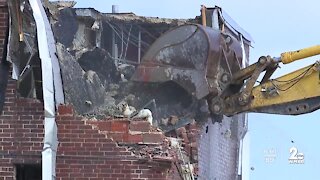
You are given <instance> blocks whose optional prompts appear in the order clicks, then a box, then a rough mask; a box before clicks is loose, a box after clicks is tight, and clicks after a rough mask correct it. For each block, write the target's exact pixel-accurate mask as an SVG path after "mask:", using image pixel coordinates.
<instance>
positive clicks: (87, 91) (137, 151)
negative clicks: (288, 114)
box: [0, 1, 248, 179]
mask: <svg viewBox="0 0 320 180" xmlns="http://www.w3.org/2000/svg"><path fill="white" fill-rule="evenodd" d="M10 2H14V1H10ZM26 7H28V6H27V5H26ZM26 7H25V12H26V13H28V14H27V16H25V17H24V18H23V22H22V27H23V31H24V33H25V34H27V36H26V37H25V39H22V41H18V39H17V37H19V32H18V31H17V29H19V27H18V26H17V25H18V24H17V23H16V24H15V25H14V26H13V28H12V31H11V32H13V33H14V35H13V36H12V37H11V38H12V41H11V43H10V44H11V45H12V46H11V47H12V49H11V51H10V58H11V60H12V62H13V65H14V67H13V69H14V74H15V75H18V76H19V77H18V83H17V82H16V81H14V80H12V79H10V80H9V82H10V83H9V85H8V88H7V89H6V96H5V103H4V104H5V107H4V111H3V114H2V115H1V116H0V126H2V127H3V129H4V130H3V131H2V132H4V133H3V134H2V135H1V136H0V138H1V140H0V141H2V142H4V143H2V144H1V145H0V146H1V149H3V151H2V152H1V155H2V157H3V160H2V162H3V163H1V167H2V169H3V171H0V176H7V177H8V179H12V177H14V163H18V164H23V163H40V160H41V148H42V138H43V125H42V120H43V118H44V117H43V109H42V103H41V94H39V92H41V91H40V90H41V79H42V78H41V74H39V73H38V72H40V71H39V70H41V69H40V66H39V65H38V64H32V63H31V64H30V65H31V67H33V68H29V69H31V70H32V73H31V74H32V75H30V76H29V77H25V76H24V69H25V67H26V65H27V64H28V60H29V59H30V60H31V61H30V62H37V60H39V57H38V54H37V48H35V47H34V46H33V45H34V44H36V38H35V37H36V36H33V35H34V33H35V29H34V25H32V24H33V23H32V22H33V19H32V16H31V13H30V11H29V10H30V9H28V8H26ZM48 8H49V9H48V14H49V15H50V18H51V23H52V26H53V30H54V34H55V38H56V40H57V44H56V47H57V55H58V57H59V62H60V66H61V72H62V78H63V87H64V93H65V97H66V102H68V103H70V104H73V107H74V109H73V108H72V107H70V106H60V107H59V109H58V118H57V123H58V129H59V132H58V135H59V141H60V142H61V143H60V145H59V149H58V156H57V177H58V178H60V179H72V178H74V179H80V177H82V178H85V179H88V178H92V179H115V178H117V179H131V178H145V179H179V178H182V177H183V176H186V177H187V176H188V178H190V177H189V175H191V174H192V175H196V174H197V172H198V171H197V169H198V168H197V162H198V154H199V162H200V170H199V178H200V179H210V178H217V179H233V177H235V176H236V169H237V156H238V155H237V152H238V147H239V145H238V143H239V139H240V138H241V135H240V132H242V131H245V130H246V129H245V127H244V126H242V124H243V122H244V121H243V119H244V118H243V117H239V119H240V120H239V119H237V118H231V119H230V118H228V119H224V120H223V121H222V124H218V123H215V124H210V123H211V121H209V122H208V123H207V124H206V125H205V126H204V129H203V130H202V136H201V137H200V141H198V138H199V136H198V134H199V127H198V126H196V125H195V122H194V120H193V119H192V118H186V115H189V114H190V113H193V112H194V111H197V109H198V108H199V107H200V106H201V102H198V101H196V100H195V98H194V97H192V96H191V95H190V94H188V93H187V92H185V91H184V90H183V89H182V88H181V87H180V86H177V85H176V84H174V83H165V84H152V83H150V84H144V83H133V82H130V81H129V80H130V77H131V75H132V74H133V72H134V70H135V67H136V66H137V65H138V64H139V62H140V59H141V57H142V56H143V54H144V53H145V52H146V50H147V48H148V47H149V46H150V45H151V44H152V43H153V42H154V41H155V39H157V38H158V37H159V36H161V34H162V33H164V32H165V31H166V30H168V29H170V28H172V27H175V26H177V25H181V24H184V23H187V22H191V21H190V20H170V19H161V18H146V17H139V16H136V15H134V14H103V13H99V12H97V11H95V10H93V9H72V8H64V7H62V8H60V10H58V9H57V8H56V7H52V6H48ZM1 17H2V16H1ZM4 17H5V16H4ZM17 18H18V17H15V18H14V19H13V20H14V21H17ZM0 23H2V21H0ZM0 27H1V24H0ZM0 31H1V29H0ZM1 32H2V31H1ZM140 36H141V37H140ZM139 37H140V38H141V39H142V40H141V39H140V38H139ZM0 38H1V33H0ZM139 39H140V40H139ZM28 44H29V45H30V44H31V45H32V46H31V47H32V48H31V49H30V48H28ZM139 44H140V45H139ZM246 47H248V46H247V45H246ZM21 52H23V53H21ZM139 57H140V58H139ZM15 65H18V66H17V67H16V68H17V69H15ZM20 75H23V76H20ZM5 80H6V79H5ZM16 83H17V84H18V87H17V85H16ZM23 83H25V84H23ZM173 90H174V91H173ZM0 91H1V90H0ZM21 96H24V97H29V98H37V99H40V101H38V100H35V99H25V98H22V97H21ZM0 100H1V96H0ZM123 102H125V103H127V104H130V105H132V106H134V107H136V108H137V110H140V109H143V108H148V109H151V110H152V113H153V115H154V119H157V120H159V121H158V122H151V124H153V125H159V127H161V128H162V130H159V129H157V128H155V127H152V126H150V122H147V121H145V120H141V119H140V120H139V119H138V120H137V119H131V118H123V112H122V111H121V109H119V105H122V104H121V103H123ZM155 102H156V103H155ZM80 114H81V115H84V116H80ZM115 117H116V118H115ZM181 117H182V118H181ZM178 120H179V121H178ZM192 120H193V121H192ZM196 120H198V119H196ZM161 125H162V126H161ZM182 126H185V127H182ZM208 132H209V133H208ZM164 134H165V135H166V136H167V137H165V136H164ZM168 137H171V138H168ZM171 140H173V141H171ZM176 141H177V142H179V143H178V144H179V145H175V146H172V142H173V144H174V142H176ZM180 142H181V144H182V147H181V146H180ZM198 142H200V146H199V147H200V149H199V152H198V149H197V147H198ZM208 142H209V143H208ZM180 150H182V153H180V154H179V153H178V152H179V151H180ZM208 157H210V158H208ZM182 161H185V162H183V163H182ZM208 161H212V163H207V162H208ZM188 163H191V164H192V167H193V170H191V167H190V166H189V165H188ZM190 171H191V172H190Z"/></svg>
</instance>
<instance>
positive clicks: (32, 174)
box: [16, 164, 42, 180]
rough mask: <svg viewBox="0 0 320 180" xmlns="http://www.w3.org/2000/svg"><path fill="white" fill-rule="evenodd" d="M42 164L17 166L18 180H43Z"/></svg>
mask: <svg viewBox="0 0 320 180" xmlns="http://www.w3.org/2000/svg"><path fill="white" fill-rule="evenodd" d="M41 179H42V171H41V164H17V165H16V180H41Z"/></svg>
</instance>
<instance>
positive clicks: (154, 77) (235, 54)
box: [132, 24, 320, 117]
mask: <svg viewBox="0 0 320 180" xmlns="http://www.w3.org/2000/svg"><path fill="white" fill-rule="evenodd" d="M318 54H320V46H313V47H309V48H305V49H301V50H297V51H292V52H285V53H282V54H281V56H280V57H277V58H272V57H270V56H262V57H260V58H259V60H258V62H256V63H254V64H252V65H250V66H248V67H242V66H241V60H242V56H243V55H242V49H241V45H240V43H239V41H238V40H237V39H235V38H234V37H232V36H230V35H228V34H225V33H223V32H221V31H219V30H215V29H212V28H209V27H205V26H202V25H198V24H188V25H182V26H179V27H177V28H174V29H172V30H169V31H168V32H166V33H165V34H164V35H162V36H161V37H160V38H158V39H157V40H156V41H155V42H154V43H153V45H151V47H150V48H149V50H148V51H147V52H146V53H145V55H144V57H143V58H142V62H141V64H140V65H139V66H138V67H137V69H136V72H135V74H134V75H133V77H132V80H134V81H140V82H160V83H161V82H167V81H173V82H175V83H177V84H178V85H180V86H181V87H182V88H184V89H185V90H186V91H187V92H188V93H189V94H191V95H192V96H194V97H196V98H197V99H206V101H207V103H208V107H209V110H210V113H211V114H212V115H214V116H215V115H218V116H220V117H221V115H227V116H232V115H235V114H238V113H241V112H258V113H270V114H286V115H298V114H305V113H309V112H312V111H315V110H317V109H319V108H320V63H319V62H315V63H314V64H312V65H309V66H307V67H304V68H302V69H299V70H297V71H294V72H291V73H289V74H287V75H284V76H282V77H279V78H276V79H271V75H272V74H273V73H274V72H275V71H276V69H277V68H278V67H279V64H280V63H283V64H288V63H291V62H293V61H296V60H300V59H304V58H307V57H310V56H314V55H318ZM262 73H265V74H264V76H263V78H262V80H261V82H259V85H256V84H257V80H258V78H259V76H260V75H261V74H262ZM255 85H256V86H255Z"/></svg>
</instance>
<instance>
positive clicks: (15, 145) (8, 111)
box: [0, 80, 173, 180]
mask: <svg viewBox="0 0 320 180" xmlns="http://www.w3.org/2000/svg"><path fill="white" fill-rule="evenodd" d="M15 83H16V82H15V81H14V80H9V84H8V87H7V92H6V102H5V107H4V111H3V113H2V115H1V116H0V131H1V133H0V142H1V143H0V155H1V158H0V179H5V180H7V179H13V178H14V176H15V169H14V164H21V163H22V164H23V163H40V162H41V150H42V140H43V119H44V116H43V105H42V103H41V102H39V101H37V100H33V99H24V98H19V97H18V94H17V92H16V90H15V89H16V86H15ZM58 113H59V115H58V117H57V119H56V120H57V124H58V137H59V141H60V144H59V147H58V155H57V179H112V180H113V179H171V178H170V177H171V175H172V174H173V173H172V171H171V170H170V169H171V167H172V165H171V163H170V162H165V163H162V162H160V161H156V160H155V161H152V162H149V163H146V162H148V161H141V159H140V160H139V159H138V158H137V157H136V156H135V155H133V153H132V152H131V151H129V150H128V148H127V147H120V146H118V144H117V143H116V141H115V139H117V141H118V142H127V143H137V142H140V143H148V142H151V141H152V142H153V141H155V142H159V143H160V142H161V141H162V140H163V139H162V138H161V135H158V134H159V133H154V134H156V135H154V136H152V135H151V134H152V133H151V132H141V133H140V134H139V133H138V134H134V135H133V134H130V133H129V132H130V131H129V129H127V128H130V127H131V128H132V129H134V128H135V127H134V124H133V125H130V124H128V121H116V120H115V121H110V123H111V124H110V126H108V125H107V124H108V122H107V123H106V122H105V123H100V124H105V125H100V126H101V127H102V128H103V127H105V128H106V129H109V131H105V130H106V129H102V130H103V131H101V130H100V129H99V128H94V127H97V123H98V122H97V121H89V120H87V119H85V118H82V117H77V116H75V115H74V114H73V110H72V107H70V106H61V107H59V110H58ZM101 122H103V121H101ZM89 123H90V124H89ZM135 123H137V122H135ZM142 123H144V122H142ZM93 124H94V125H93ZM141 130H143V129H140V130H139V131H141ZM115 134H118V135H115ZM119 135H122V136H121V137H120V136H119ZM150 135H151V136H150ZM147 137H148V138H147Z"/></svg>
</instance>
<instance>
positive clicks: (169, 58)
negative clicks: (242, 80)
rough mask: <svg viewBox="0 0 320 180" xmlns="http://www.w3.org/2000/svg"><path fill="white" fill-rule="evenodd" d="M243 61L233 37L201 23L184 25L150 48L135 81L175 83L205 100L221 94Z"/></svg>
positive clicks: (133, 78)
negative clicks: (207, 97)
mask: <svg viewBox="0 0 320 180" xmlns="http://www.w3.org/2000/svg"><path fill="white" fill-rule="evenodd" d="M241 61H242V49H241V46H240V43H239V41H238V40H236V39H235V38H233V37H232V36H230V35H228V34H224V33H222V32H221V31H219V30H215V29H212V28H210V27H204V26H201V25H197V24H188V25H182V26H178V27H176V28H174V29H171V30H169V31H168V32H166V33H165V34H164V35H162V36H161V37H159V38H158V39H157V40H156V41H155V42H154V43H153V44H152V45H151V46H150V48H149V49H148V51H147V52H146V53H145V55H144V56H143V58H142V61H141V64H140V65H139V66H138V67H137V69H136V71H135V73H134V75H133V76H132V79H131V80H133V81H139V82H153V83H161V82H167V81H173V82H175V83H177V84H179V85H180V86H181V87H183V88H184V89H185V90H186V91H187V92H188V93H190V94H192V95H193V96H195V97H196V98H197V99H202V98H204V97H206V96H208V95H209V94H210V96H211V95H212V96H216V95H218V94H219V93H221V91H223V89H224V88H225V87H226V86H227V84H228V83H229V82H230V80H231V77H232V73H233V72H236V71H238V70H240V68H241Z"/></svg>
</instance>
